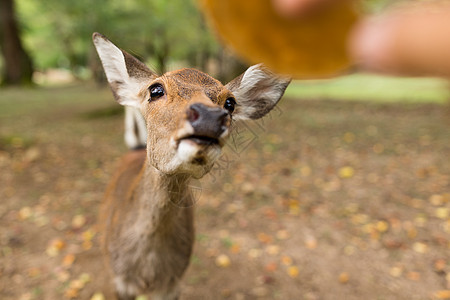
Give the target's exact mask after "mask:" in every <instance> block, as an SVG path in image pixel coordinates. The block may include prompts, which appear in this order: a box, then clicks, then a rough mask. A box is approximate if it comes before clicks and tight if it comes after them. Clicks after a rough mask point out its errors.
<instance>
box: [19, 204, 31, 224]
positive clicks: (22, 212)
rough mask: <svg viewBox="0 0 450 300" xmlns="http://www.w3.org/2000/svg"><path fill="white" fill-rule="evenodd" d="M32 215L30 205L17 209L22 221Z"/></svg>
mask: <svg viewBox="0 0 450 300" xmlns="http://www.w3.org/2000/svg"><path fill="white" fill-rule="evenodd" d="M32 215H33V211H32V210H31V207H29V206H25V207H22V208H21V209H20V210H19V219H20V220H22V221H24V220H26V219H29V218H30V217H31V216H32Z"/></svg>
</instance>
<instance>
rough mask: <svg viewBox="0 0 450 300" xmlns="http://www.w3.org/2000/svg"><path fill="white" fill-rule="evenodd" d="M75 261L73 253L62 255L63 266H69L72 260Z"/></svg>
mask: <svg viewBox="0 0 450 300" xmlns="http://www.w3.org/2000/svg"><path fill="white" fill-rule="evenodd" d="M74 261H75V255H73V254H67V255H66V256H64V258H63V261H62V265H63V266H64V267H70V266H71V265H72V264H73V262H74Z"/></svg>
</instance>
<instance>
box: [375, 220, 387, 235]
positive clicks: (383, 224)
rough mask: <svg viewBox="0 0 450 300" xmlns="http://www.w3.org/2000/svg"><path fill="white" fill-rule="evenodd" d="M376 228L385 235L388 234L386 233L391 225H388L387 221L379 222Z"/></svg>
mask: <svg viewBox="0 0 450 300" xmlns="http://www.w3.org/2000/svg"><path fill="white" fill-rule="evenodd" d="M375 228H376V229H377V230H378V231H379V232H381V233H384V232H386V231H387V230H388V229H389V224H388V222H386V221H378V222H377V223H376V224H375Z"/></svg>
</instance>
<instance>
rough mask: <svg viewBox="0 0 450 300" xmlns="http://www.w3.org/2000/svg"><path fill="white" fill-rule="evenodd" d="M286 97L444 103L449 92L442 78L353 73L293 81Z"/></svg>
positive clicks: (449, 95)
mask: <svg viewBox="0 0 450 300" xmlns="http://www.w3.org/2000/svg"><path fill="white" fill-rule="evenodd" d="M286 95H287V96H288V97H293V98H300V99H336V100H353V101H376V102H383V103H385V102H429V103H440V104H444V103H448V100H449V99H450V90H449V85H448V81H446V80H444V79H438V78H401V77H388V76H379V75H371V74H354V75H348V76H342V77H338V78H335V79H328V80H296V81H293V82H292V83H291V85H290V86H289V88H288V89H287V91H286Z"/></svg>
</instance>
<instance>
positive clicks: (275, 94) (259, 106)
mask: <svg viewBox="0 0 450 300" xmlns="http://www.w3.org/2000/svg"><path fill="white" fill-rule="evenodd" d="M290 82H291V80H290V79H289V78H283V77H280V76H277V75H276V74H274V73H273V72H271V71H270V70H269V69H267V68H266V67H265V66H264V65H262V64H259V65H254V66H251V67H250V68H248V69H247V71H245V72H244V73H243V74H241V75H240V76H238V77H236V78H235V79H233V80H232V81H230V82H229V83H228V84H227V85H226V87H227V88H228V89H229V90H230V91H231V92H232V93H233V94H234V96H235V97H236V103H237V105H236V109H235V111H234V113H233V118H234V119H236V120H247V119H259V118H262V117H263V116H265V115H266V114H267V113H268V112H270V111H271V110H272V108H274V107H275V105H276V104H277V103H278V101H279V100H280V99H281V97H282V96H283V94H284V91H285V90H286V88H287V86H288V85H289V83H290Z"/></svg>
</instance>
